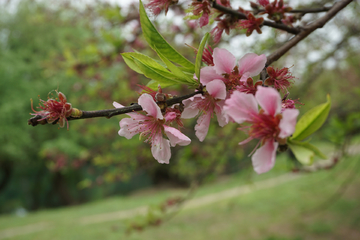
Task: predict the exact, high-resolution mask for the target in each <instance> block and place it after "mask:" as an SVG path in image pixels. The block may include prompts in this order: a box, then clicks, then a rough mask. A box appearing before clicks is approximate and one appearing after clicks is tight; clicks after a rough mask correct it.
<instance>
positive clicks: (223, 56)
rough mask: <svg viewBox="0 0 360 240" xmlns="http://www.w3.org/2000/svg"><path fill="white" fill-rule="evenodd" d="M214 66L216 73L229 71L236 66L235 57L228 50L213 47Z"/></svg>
mask: <svg viewBox="0 0 360 240" xmlns="http://www.w3.org/2000/svg"><path fill="white" fill-rule="evenodd" d="M213 58H214V68H215V71H216V73H217V74H223V73H231V71H232V70H233V69H234V67H235V66H236V58H235V56H234V55H232V54H231V53H230V52H229V51H228V50H226V49H223V48H215V49H214V54H213Z"/></svg>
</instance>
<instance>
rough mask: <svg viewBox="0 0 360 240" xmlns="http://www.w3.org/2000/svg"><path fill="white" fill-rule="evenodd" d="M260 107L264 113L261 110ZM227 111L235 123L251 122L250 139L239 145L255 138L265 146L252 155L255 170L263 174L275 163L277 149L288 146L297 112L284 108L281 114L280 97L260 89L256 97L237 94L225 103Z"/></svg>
mask: <svg viewBox="0 0 360 240" xmlns="http://www.w3.org/2000/svg"><path fill="white" fill-rule="evenodd" d="M258 104H259V105H260V106H261V108H262V109H261V110H258ZM224 112H225V114H227V115H228V116H229V117H230V118H231V119H232V120H234V121H235V122H237V123H239V124H241V123H243V122H249V123H251V124H252V125H251V126H248V127H243V128H242V130H245V129H246V128H247V129H248V133H249V138H248V139H246V140H245V141H242V142H240V143H239V144H244V143H247V142H249V141H250V140H252V139H254V138H256V139H259V140H260V142H259V144H261V145H262V146H261V147H260V148H259V149H257V150H256V151H255V153H254V154H253V155H252V158H251V159H252V162H253V166H254V170H255V172H257V173H264V172H267V171H269V170H270V169H271V168H273V166H274V164H275V157H276V149H277V147H278V145H279V143H280V144H284V143H286V138H287V137H289V136H290V135H291V134H293V132H294V131H295V125H296V118H297V116H298V114H299V110H297V109H285V110H284V111H283V112H282V113H281V97H280V94H279V93H278V92H277V91H276V90H275V89H273V88H266V87H261V86H259V87H258V90H257V92H256V94H255V97H254V96H253V95H251V94H246V93H241V92H238V91H234V93H233V94H232V95H231V97H230V98H229V99H228V100H226V101H225V106H224Z"/></svg>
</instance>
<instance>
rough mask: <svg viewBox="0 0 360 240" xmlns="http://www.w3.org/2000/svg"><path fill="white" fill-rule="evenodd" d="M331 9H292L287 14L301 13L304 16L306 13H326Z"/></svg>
mask: <svg viewBox="0 0 360 240" xmlns="http://www.w3.org/2000/svg"><path fill="white" fill-rule="evenodd" d="M330 9H331V7H322V8H314V9H294V10H291V11H289V13H302V15H305V14H307V13H320V12H327V11H329V10H330Z"/></svg>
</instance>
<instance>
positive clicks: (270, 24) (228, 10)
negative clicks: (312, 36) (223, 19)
mask: <svg viewBox="0 0 360 240" xmlns="http://www.w3.org/2000/svg"><path fill="white" fill-rule="evenodd" d="M212 7H213V8H215V9H217V10H219V11H221V12H223V13H227V14H230V15H232V16H234V17H236V18H238V19H247V17H246V15H245V14H244V13H242V12H238V11H236V10H234V9H231V8H227V7H224V6H222V5H218V4H217V3H216V2H215V1H214V2H213V6H212ZM262 25H265V26H268V27H272V28H276V29H280V30H283V31H286V32H288V33H292V34H298V33H299V32H300V29H299V28H294V27H289V26H287V25H285V24H282V23H275V22H271V21H268V20H264V22H263V24H262Z"/></svg>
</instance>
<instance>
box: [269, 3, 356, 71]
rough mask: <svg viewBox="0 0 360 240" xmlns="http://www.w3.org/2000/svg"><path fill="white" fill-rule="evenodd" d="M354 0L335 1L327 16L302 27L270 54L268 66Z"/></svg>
mask: <svg viewBox="0 0 360 240" xmlns="http://www.w3.org/2000/svg"><path fill="white" fill-rule="evenodd" d="M352 1H353V0H342V1H340V2H337V3H335V4H334V5H333V6H332V7H331V9H330V10H329V11H328V12H327V13H326V14H325V16H323V17H321V18H319V19H318V20H316V21H314V22H313V23H311V24H309V25H307V26H305V27H303V28H302V30H301V32H300V33H299V34H297V35H296V36H294V37H293V38H292V39H290V40H289V41H288V42H286V43H285V44H284V45H283V46H281V47H280V48H279V49H277V50H276V51H275V52H273V53H272V54H270V55H269V56H268V57H267V62H266V66H269V65H270V64H271V63H273V62H275V61H277V60H278V59H279V58H280V57H282V56H283V55H284V54H285V53H287V52H288V51H289V50H290V49H291V48H293V47H294V46H295V45H296V44H298V43H299V42H300V41H301V40H303V39H304V38H306V37H307V36H308V35H309V34H310V33H312V32H314V31H315V30H316V29H318V28H322V27H323V26H324V25H325V24H326V23H327V22H328V21H330V19H332V18H333V17H334V16H335V15H336V14H337V13H338V12H339V11H341V10H342V9H343V8H345V7H346V6H347V5H348V4H350V3H351V2H352Z"/></svg>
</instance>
